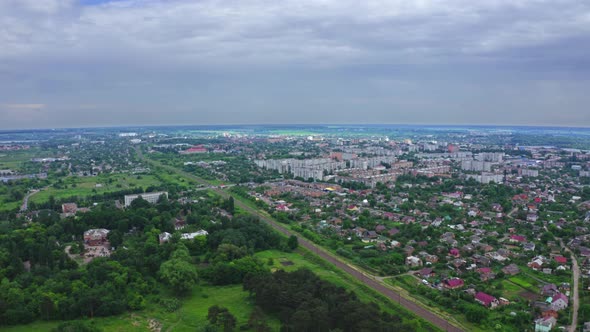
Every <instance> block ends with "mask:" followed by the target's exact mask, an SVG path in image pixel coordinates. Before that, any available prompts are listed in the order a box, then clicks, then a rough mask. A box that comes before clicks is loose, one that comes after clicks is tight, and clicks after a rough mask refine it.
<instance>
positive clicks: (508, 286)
mask: <svg viewBox="0 0 590 332" xmlns="http://www.w3.org/2000/svg"><path fill="white" fill-rule="evenodd" d="M502 286H503V287H504V289H503V291H502V295H504V297H505V298H507V299H509V300H511V301H514V300H518V299H520V297H521V296H520V294H522V293H523V292H527V291H529V290H528V289H525V288H523V287H521V286H519V285H518V284H515V283H514V282H511V281H509V280H502Z"/></svg>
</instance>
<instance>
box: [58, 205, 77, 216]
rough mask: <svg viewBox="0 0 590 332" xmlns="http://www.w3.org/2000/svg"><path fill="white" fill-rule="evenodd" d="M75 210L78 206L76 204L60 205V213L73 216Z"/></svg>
mask: <svg viewBox="0 0 590 332" xmlns="http://www.w3.org/2000/svg"><path fill="white" fill-rule="evenodd" d="M77 210H78V205H76V203H64V204H62V205H61V211H62V213H67V214H75V213H76V211H77Z"/></svg>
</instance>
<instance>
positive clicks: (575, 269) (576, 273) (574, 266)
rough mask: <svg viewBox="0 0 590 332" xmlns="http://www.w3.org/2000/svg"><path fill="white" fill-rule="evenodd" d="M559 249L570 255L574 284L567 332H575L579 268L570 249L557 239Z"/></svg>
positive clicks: (578, 304) (578, 303)
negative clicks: (570, 319)
mask: <svg viewBox="0 0 590 332" xmlns="http://www.w3.org/2000/svg"><path fill="white" fill-rule="evenodd" d="M559 242H560V244H561V247H562V248H564V249H565V251H567V252H569V253H570V259H571V260H572V271H573V272H574V284H573V286H572V287H573V288H572V289H573V294H572V301H573V315H572V325H570V327H569V329H568V331H569V332H575V331H576V327H577V326H578V310H579V309H580V294H579V290H580V287H579V282H580V267H579V266H578V260H577V259H576V256H575V255H574V253H573V252H572V251H571V250H570V248H568V247H566V246H564V245H563V241H562V240H561V239H559Z"/></svg>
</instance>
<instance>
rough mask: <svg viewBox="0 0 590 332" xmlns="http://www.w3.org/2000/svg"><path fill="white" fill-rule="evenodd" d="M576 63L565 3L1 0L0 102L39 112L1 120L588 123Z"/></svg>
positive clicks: (584, 68) (572, 1) (589, 41)
mask: <svg viewBox="0 0 590 332" xmlns="http://www.w3.org/2000/svg"><path fill="white" fill-rule="evenodd" d="M588 59H590V3H588V2H585V1H576V0H554V1H516V0H496V1H470V0H455V1H444V2H443V1H402V0H395V1H393V0H388V1H385V0H383V1H377V0H374V1H352V0H326V1H311V0H286V1H261V0H239V1H238V0H229V1H216V0H202V1H189V0H186V1H184V0H166V1H164V0H143V1H142V0H121V1H116V2H106V3H104V4H101V5H95V6H83V5H81V4H80V3H79V2H77V1H73V0H68V1H61V0H26V1H24V0H23V1H21V0H5V1H0V91H3V93H2V96H0V105H7V104H31V105H32V104H45V105H46V106H45V107H44V108H43V112H44V114H48V116H47V118H46V119H45V120H47V121H45V120H44V121H43V122H41V121H39V122H35V121H33V120H28V119H25V115H28V113H27V114H25V113H22V114H25V115H22V114H21V115H19V114H20V113H18V112H16V111H15V109H14V107H12V108H11V110H10V111H8V110H7V109H8V108H7V107H4V108H0V112H4V113H0V116H2V117H3V119H7V120H6V121H3V122H2V123H1V124H0V128H1V127H22V126H35V124H37V125H36V126H60V125H61V126H63V125H67V126H69V125H84V124H93V123H100V124H108V123H113V124H121V123H130V124H133V123H138V121H139V122H141V121H144V122H146V123H149V124H154V123H163V122H167V123H170V122H181V123H198V122H207V123H215V122H227V121H231V122H235V123H240V122H249V123H262V122H297V123H312V122H347V123H354V122H379V123H383V122H391V123H395V122H404V123H412V122H414V123H416V122H428V121H431V122H438V123H454V122H456V123H476V122H477V123H480V122H481V121H484V122H486V123H518V124H527V123H529V124H532V123H537V124H562V125H565V124H578V125H581V124H583V125H590V119H589V118H588V117H587V115H585V113H584V112H585V105H587V104H588V103H589V102H590V97H589V96H587V93H586V92H585V91H588V90H589V89H590V84H589V81H588V77H589V76H588V73H589V72H590V66H589V65H590V61H589V60H588ZM9 97H10V98H12V99H11V100H7V99H6V98H9ZM88 105H92V107H89V106H88ZM162 110H165V114H166V116H163V115H162V114H163V112H162Z"/></svg>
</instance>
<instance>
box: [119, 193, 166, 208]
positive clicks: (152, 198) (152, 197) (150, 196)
mask: <svg viewBox="0 0 590 332" xmlns="http://www.w3.org/2000/svg"><path fill="white" fill-rule="evenodd" d="M162 195H164V196H166V198H168V192H166V191H158V192H154V193H143V194H137V195H125V207H128V206H129V205H131V202H133V201H134V200H136V199H137V198H139V197H140V196H141V198H143V199H145V200H146V201H148V202H150V203H152V204H155V203H157V202H158V200H159V199H160V196H162Z"/></svg>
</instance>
